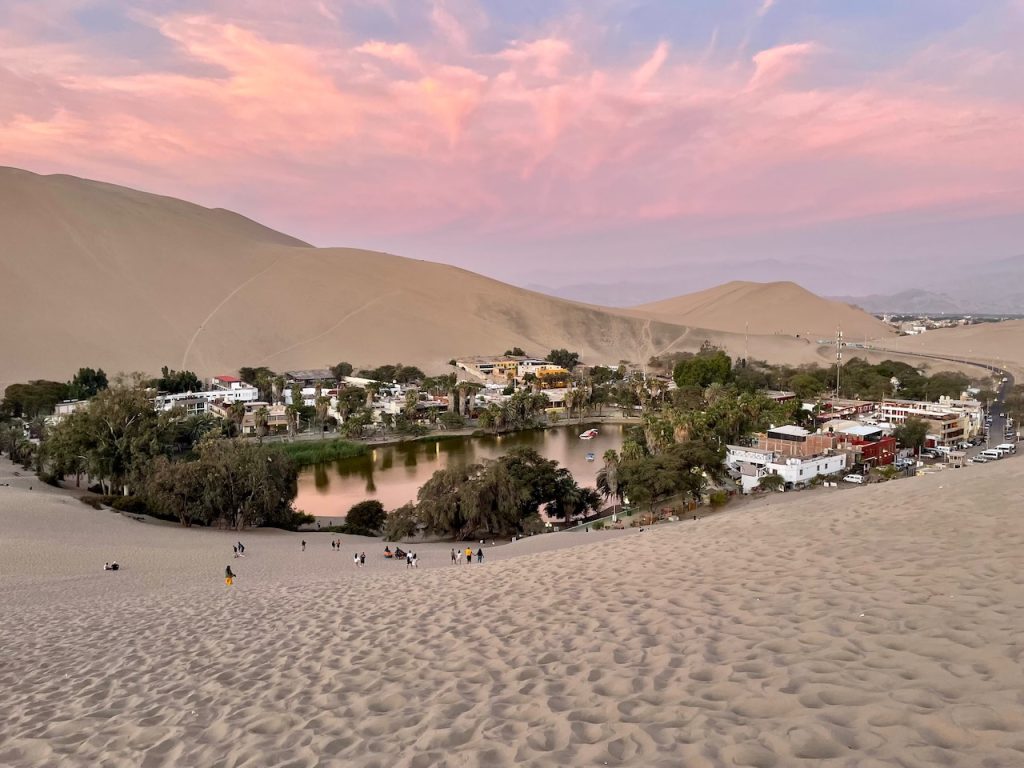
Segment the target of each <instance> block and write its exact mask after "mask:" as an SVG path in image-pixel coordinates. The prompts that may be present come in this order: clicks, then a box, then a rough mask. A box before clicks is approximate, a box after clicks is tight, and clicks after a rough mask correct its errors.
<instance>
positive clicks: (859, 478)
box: [843, 475, 864, 483]
mask: <svg viewBox="0 0 1024 768" xmlns="http://www.w3.org/2000/svg"><path fill="white" fill-rule="evenodd" d="M843 481H844V482H847V483H863V482H864V475H847V476H846V477H844V478H843Z"/></svg>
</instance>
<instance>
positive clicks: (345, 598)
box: [0, 459, 1024, 768]
mask: <svg viewBox="0 0 1024 768" xmlns="http://www.w3.org/2000/svg"><path fill="white" fill-rule="evenodd" d="M7 467H8V468H9V465H7ZM2 470H3V468H2V467H0V476H2V475H3V471H2ZM1022 480H1024V460H1021V459H1008V460H1004V461H1001V462H998V463H997V464H994V465H984V466H980V465H979V466H972V467H968V468H965V469H963V470H957V471H952V470H951V471H947V472H945V473H941V474H938V475H934V476H931V477H927V478H917V479H913V480H903V481H899V482H896V483H892V484H887V485H883V486H868V487H858V488H845V489H837V490H834V491H832V490H828V489H819V490H818V491H814V492H805V493H801V494H787V495H773V496H771V497H769V498H768V499H766V500H765V501H762V502H760V503H757V504H752V505H750V506H747V507H740V508H737V509H736V510H734V511H732V512H725V513H723V514H720V515H717V516H715V517H712V518H708V519H704V520H700V521H698V522H692V521H691V522H685V523H680V524H676V525H666V526H661V527H658V528H656V529H653V530H649V531H646V532H644V533H642V534H641V533H638V532H634V531H627V532H624V533H622V534H617V535H615V536H614V537H610V536H606V535H601V534H581V535H579V536H577V537H575V538H573V537H571V536H566V537H565V538H564V539H563V538H561V537H562V535H561V534H553V535H549V536H545V537H538V538H535V539H530V540H526V541H523V542H519V543H518V544H516V545H508V546H499V547H494V548H488V556H487V561H486V562H485V563H484V564H483V565H476V564H474V565H472V566H459V567H456V566H451V565H448V564H447V561H446V553H447V547H446V546H444V545H440V546H438V547H435V548H433V549H432V550H430V551H427V549H426V548H424V549H423V551H424V562H425V567H424V568H421V569H419V570H406V569H405V568H403V567H401V566H398V567H393V566H392V564H388V563H383V562H381V561H379V560H372V553H368V554H371V562H373V563H374V567H373V568H366V569H362V570H360V569H356V568H354V567H353V565H352V563H351V561H350V554H349V551H350V550H351V549H352V548H353V544H352V542H351V541H348V540H347V541H346V542H345V545H344V547H343V551H342V553H338V554H336V553H333V552H331V550H330V547H329V545H328V540H329V537H328V536H318V535H315V534H306V535H305V536H304V537H305V538H306V539H307V540H309V541H310V546H309V549H308V550H307V551H306V552H305V553H303V552H301V551H300V547H299V541H300V539H301V538H303V536H302V535H301V534H283V533H271V532H258V533H247V534H245V535H244V536H243V538H244V540H245V542H246V543H247V545H248V551H249V556H248V557H246V558H245V559H243V560H232V559H231V557H230V554H229V553H230V543H231V542H232V541H234V540H235V539H236V538H237V536H236V535H232V534H227V533H216V532H210V531H184V530H179V529H177V528H175V527H169V528H165V527H163V526H156V525H150V524H145V523H138V522H135V521H133V520H130V519H128V518H125V517H123V516H120V515H115V514H113V513H109V512H95V511H93V510H91V509H89V508H87V507H85V506H83V505H81V504H80V503H78V502H77V501H74V500H69V499H65V498H64V497H62V496H61V495H59V494H58V493H56V492H53V491H50V490H45V491H42V490H40V489H38V488H36V489H34V490H33V491H28V490H27V489H25V488H13V487H12V488H8V487H3V486H2V482H3V480H2V479H0V590H2V594H3V595H4V610H3V611H2V612H0V658H2V659H3V660H4V663H3V664H2V665H0V711H2V712H3V713H4V717H3V718H2V719H0V764H2V765H4V766H12V768H21V766H39V765H62V766H94V765H100V764H102V765H106V766H139V765H146V766H153V767H157V766H179V765H233V766H284V765H288V766H351V765H359V766H367V767H368V768H375V767H376V768H383V767H384V766H388V767H389V768H391V767H393V766H396V767H398V768H411V767H413V766H417V767H420V766H422V767H423V768H426V766H431V767H432V768H455V767H459V768H463V767H466V766H473V767H476V766H488V768H501V766H513V765H517V766H604V765H608V766H638V767H640V766H642V767H643V768H651V767H654V768H660V767H664V768H669V767H671V768H678V766H680V765H686V766H697V767H699V768H708V767H710V766H759V767H762V768H765V767H776V768H784V767H788V766H796V765H808V766H810V765H814V766H818V767H819V768H850V767H851V766H858V767H864V768H874V767H879V768H880V767H881V766H891V765H899V766H903V768H916V767H918V766H920V767H922V768H924V767H926V766H927V767H929V768H930V767H931V766H936V765H951V766H958V768H982V766H1016V765H1020V764H1021V763H1022V762H1024V743H1022V741H1021V738H1020V734H1021V733H1022V732H1024V700H1022V698H1021V694H1020V691H1021V690H1024V672H1022V670H1024V665H1022V661H1024V658H1022V656H1021V654H1022V647H1024V646H1022V643H1021V641H1022V638H1024V575H1022V573H1021V570H1020V567H1019V563H1020V551H1021V548H1022V547H1024V522H1022V519H1021V516H1020V514H1019V512H1018V509H1017V508H1018V506H1019V505H1018V504H1017V500H1018V498H1017V497H1018V495H1019V494H1018V492H1017V489H1018V488H1019V486H1020V483H1021V481H1022ZM587 535H591V536H594V538H593V539H591V540H590V543H581V539H584V540H585V537H586V536H587ZM573 544H577V545H578V546H571V545H573ZM552 546H556V547H561V546H569V548H564V549H554V550H551V549H548V550H547V551H538V550H540V549H543V548H549V547H552ZM226 553H227V554H226ZM110 557H117V558H118V559H119V560H120V561H121V562H122V563H124V565H125V569H124V570H122V571H120V572H118V573H116V574H112V573H103V572H102V570H101V567H100V566H101V563H102V562H103V561H104V560H106V559H109V558H110ZM229 562H230V563H231V564H232V565H233V566H234V567H235V569H236V570H237V572H238V574H239V577H238V580H237V582H236V584H235V586H234V587H232V588H230V589H229V588H227V587H226V586H225V585H224V583H223V582H222V580H221V578H220V575H221V573H222V571H223V567H224V565H225V564H227V563H229Z"/></svg>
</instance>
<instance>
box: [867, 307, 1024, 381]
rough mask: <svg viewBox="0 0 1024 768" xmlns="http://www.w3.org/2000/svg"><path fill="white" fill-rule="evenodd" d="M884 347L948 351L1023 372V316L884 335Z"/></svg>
mask: <svg viewBox="0 0 1024 768" xmlns="http://www.w3.org/2000/svg"><path fill="white" fill-rule="evenodd" d="M875 344H877V345H882V344H884V345H885V346H886V347H887V348H890V349H896V350H900V351H902V352H906V353H908V354H914V353H924V354H932V355H948V356H950V357H960V358H964V359H970V360H980V361H982V362H986V363H990V364H992V365H997V366H999V367H1001V368H1009V369H1010V370H1013V371H1014V372H1015V373H1016V374H1017V375H1024V320H1009V321H1006V322H1003V323H981V324H978V325H967V326H963V327H960V328H940V329H938V330H935V331H928V332H927V333H922V334H920V335H917V336H901V337H897V338H894V339H886V340H885V341H884V342H882V341H878V342H875Z"/></svg>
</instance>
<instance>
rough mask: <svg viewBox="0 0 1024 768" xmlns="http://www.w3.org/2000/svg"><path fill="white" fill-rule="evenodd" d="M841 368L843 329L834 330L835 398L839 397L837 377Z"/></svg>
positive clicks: (838, 377)
mask: <svg viewBox="0 0 1024 768" xmlns="http://www.w3.org/2000/svg"><path fill="white" fill-rule="evenodd" d="M842 370H843V329H842V328H839V329H838V330H837V331H836V398H837V399H838V398H839V379H840V374H841V372H842Z"/></svg>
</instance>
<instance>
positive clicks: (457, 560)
mask: <svg viewBox="0 0 1024 768" xmlns="http://www.w3.org/2000/svg"><path fill="white" fill-rule="evenodd" d="M452 560H454V561H455V564H456V565H462V549H461V548H460V549H459V551H458V552H456V551H455V550H454V549H453V550H452Z"/></svg>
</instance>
